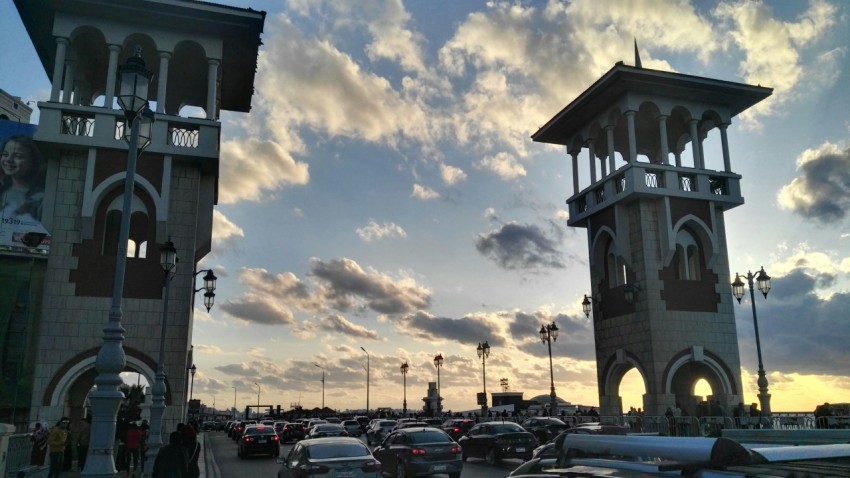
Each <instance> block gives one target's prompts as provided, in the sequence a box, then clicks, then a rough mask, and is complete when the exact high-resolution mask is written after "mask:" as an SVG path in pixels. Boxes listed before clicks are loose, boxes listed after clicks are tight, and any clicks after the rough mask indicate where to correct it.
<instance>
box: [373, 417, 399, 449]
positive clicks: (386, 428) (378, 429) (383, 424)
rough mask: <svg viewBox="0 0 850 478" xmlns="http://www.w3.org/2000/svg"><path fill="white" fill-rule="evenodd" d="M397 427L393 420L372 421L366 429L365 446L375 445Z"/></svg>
mask: <svg viewBox="0 0 850 478" xmlns="http://www.w3.org/2000/svg"><path fill="white" fill-rule="evenodd" d="M396 425H398V422H396V421H395V420H383V419H378V420H372V422H371V423H370V424H369V428H367V429H366V444H367V445H377V444H378V443H381V442H382V441H383V440H384V437H386V436H387V435H388V434H389V433H390V432H391V431H393V429H394V428H395V427H396Z"/></svg>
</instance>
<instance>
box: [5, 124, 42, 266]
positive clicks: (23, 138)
mask: <svg viewBox="0 0 850 478" xmlns="http://www.w3.org/2000/svg"><path fill="white" fill-rule="evenodd" d="M35 130H36V125H31V124H24V123H19V122H16V121H7V120H0V145H2V149H0V152H2V156H0V254H10V253H11V254H15V255H20V254H38V255H46V254H47V253H48V251H49V250H50V233H49V232H48V231H47V229H46V228H45V227H44V226H43V225H42V223H41V219H42V216H41V214H42V203H43V201H44V181H45V175H46V171H47V163H46V161H45V159H44V156H42V154H41V151H39V148H38V146H36V144H35V142H34V141H33V134H35Z"/></svg>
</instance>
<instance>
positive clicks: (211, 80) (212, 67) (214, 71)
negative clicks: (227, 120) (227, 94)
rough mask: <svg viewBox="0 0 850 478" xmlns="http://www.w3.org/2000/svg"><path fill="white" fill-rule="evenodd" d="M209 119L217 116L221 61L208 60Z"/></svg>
mask: <svg viewBox="0 0 850 478" xmlns="http://www.w3.org/2000/svg"><path fill="white" fill-rule="evenodd" d="M207 65H208V72H207V119H210V120H214V119H216V115H215V106H216V103H215V99H216V94H217V88H216V87H217V86H218V65H219V61H218V60H214V59H212V58H209V59H207Z"/></svg>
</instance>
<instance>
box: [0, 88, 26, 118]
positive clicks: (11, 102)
mask: <svg viewBox="0 0 850 478" xmlns="http://www.w3.org/2000/svg"><path fill="white" fill-rule="evenodd" d="M30 116H32V108H30V107H29V105H27V104H26V103H24V102H23V101H22V100H21V99H20V98H18V97H17V96H12V95H10V94H9V93H7V92H5V91H4V90H3V89H2V88H0V120H9V121H17V122H18V123H29V122H30Z"/></svg>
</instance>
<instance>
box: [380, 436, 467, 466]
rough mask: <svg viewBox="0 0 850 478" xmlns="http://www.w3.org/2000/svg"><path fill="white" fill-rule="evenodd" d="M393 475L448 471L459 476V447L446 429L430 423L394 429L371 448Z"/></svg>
mask: <svg viewBox="0 0 850 478" xmlns="http://www.w3.org/2000/svg"><path fill="white" fill-rule="evenodd" d="M372 454H373V455H375V458H377V459H378V461H380V462H381V465H382V466H383V467H384V470H385V471H386V472H389V473H390V474H391V475H392V476H394V477H395V478H413V477H417V476H428V475H435V474H448V475H449V478H460V473H461V471H462V470H463V461H462V459H461V448H460V445H458V443H457V442H455V441H454V440H452V437H450V436H449V435H448V434H446V432H444V431H442V430H438V429H435V428H432V427H416V428H401V429H398V430H396V431H394V432H392V433H390V434H389V435H387V437H386V438H385V439H384V441H383V443H381V444H380V445H379V446H378V447H376V448H375V450H374V451H373V452H372Z"/></svg>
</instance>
